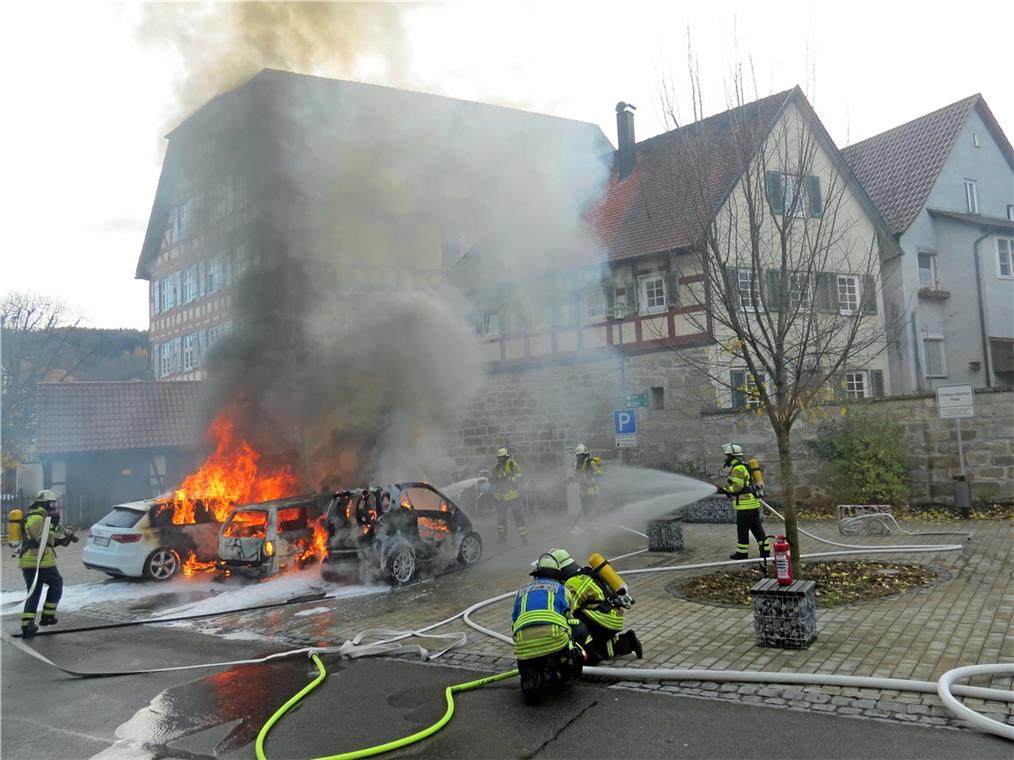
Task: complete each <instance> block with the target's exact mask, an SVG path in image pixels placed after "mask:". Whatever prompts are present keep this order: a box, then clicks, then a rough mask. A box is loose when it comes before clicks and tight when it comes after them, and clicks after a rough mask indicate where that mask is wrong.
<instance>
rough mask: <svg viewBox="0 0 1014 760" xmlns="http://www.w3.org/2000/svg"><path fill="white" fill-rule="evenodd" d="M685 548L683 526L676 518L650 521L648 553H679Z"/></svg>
mask: <svg viewBox="0 0 1014 760" xmlns="http://www.w3.org/2000/svg"><path fill="white" fill-rule="evenodd" d="M682 548H683V526H682V525H680V523H679V520H678V519H676V518H662V519H659V520H649V521H648V551H652V552H678V551H679V550H680V549H682Z"/></svg>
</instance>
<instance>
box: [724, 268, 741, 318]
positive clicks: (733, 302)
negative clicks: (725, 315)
mask: <svg viewBox="0 0 1014 760" xmlns="http://www.w3.org/2000/svg"><path fill="white" fill-rule="evenodd" d="M725 280H726V282H725V285H726V293H727V294H728V300H729V306H730V308H733V309H736V310H737V311H740V310H742V308H743V302H742V301H741V300H740V297H739V269H738V268H737V267H726V268H725Z"/></svg>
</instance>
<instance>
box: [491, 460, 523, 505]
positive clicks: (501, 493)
mask: <svg viewBox="0 0 1014 760" xmlns="http://www.w3.org/2000/svg"><path fill="white" fill-rule="evenodd" d="M519 480H521V468H520V467H518V463H517V462H515V461H514V460H513V459H508V460H507V461H506V462H504V464H503V467H501V466H500V464H499V463H497V466H496V469H494V470H493V498H494V499H496V500H497V501H514V500H515V499H518V498H520V497H521V494H520V493H519V492H518V487H517V486H516V485H515V483H517V481H519Z"/></svg>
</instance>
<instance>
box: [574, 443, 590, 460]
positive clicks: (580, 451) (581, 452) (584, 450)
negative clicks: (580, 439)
mask: <svg viewBox="0 0 1014 760" xmlns="http://www.w3.org/2000/svg"><path fill="white" fill-rule="evenodd" d="M574 453H575V454H577V455H578V456H579V457H580V456H584V455H586V454H587V453H588V447H587V446H585V445H584V444H583V443H579V444H578V445H577V448H575V449H574Z"/></svg>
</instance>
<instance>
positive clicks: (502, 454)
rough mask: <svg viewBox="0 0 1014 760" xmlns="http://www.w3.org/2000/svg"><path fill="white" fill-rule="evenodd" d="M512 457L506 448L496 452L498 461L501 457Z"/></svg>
mask: <svg viewBox="0 0 1014 760" xmlns="http://www.w3.org/2000/svg"><path fill="white" fill-rule="evenodd" d="M510 455H511V454H510V452H509V451H507V449H506V448H505V447H503V446H501V447H500V448H498V449H497V450H496V458H497V459H500V458H501V457H509V456H510Z"/></svg>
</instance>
